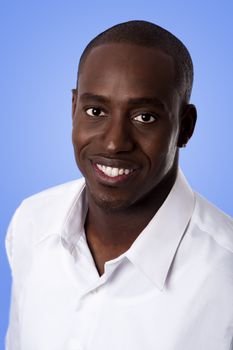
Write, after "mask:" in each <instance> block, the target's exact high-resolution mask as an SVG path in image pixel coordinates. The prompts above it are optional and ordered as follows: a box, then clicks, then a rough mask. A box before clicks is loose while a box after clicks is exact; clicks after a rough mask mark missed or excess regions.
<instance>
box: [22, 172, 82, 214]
mask: <svg viewBox="0 0 233 350" xmlns="http://www.w3.org/2000/svg"><path fill="white" fill-rule="evenodd" d="M84 186H85V180H84V179H83V178H81V179H77V180H74V181H70V182H67V183H64V184H61V185H58V186H54V187H51V188H49V189H46V190H44V191H41V192H39V193H36V194H34V195H32V196H30V197H27V198H25V199H24V200H23V202H22V203H21V205H20V207H19V208H18V211H20V212H22V211H24V210H26V211H28V210H29V211H30V212H33V211H34V210H36V209H40V208H41V207H42V208H43V207H44V206H49V205H51V204H53V206H54V205H56V203H57V204H58V205H59V206H60V205H61V204H62V203H63V204H64V205H66V204H69V203H70V202H71V201H72V200H73V199H74V198H75V197H76V196H77V195H78V193H79V192H81V191H82V189H83V187H84Z"/></svg>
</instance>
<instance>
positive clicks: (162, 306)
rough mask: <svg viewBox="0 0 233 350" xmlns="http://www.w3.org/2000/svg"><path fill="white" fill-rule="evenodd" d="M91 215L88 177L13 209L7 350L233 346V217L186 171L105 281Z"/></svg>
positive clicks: (215, 349) (212, 349)
mask: <svg viewBox="0 0 233 350" xmlns="http://www.w3.org/2000/svg"><path fill="white" fill-rule="evenodd" d="M86 212H87V201H86V196H85V182H84V180H83V179H81V180H77V181H74V182H71V183H67V184H64V185H61V186H58V187H55V188H52V189H49V190H47V191H44V192H42V193H39V194H37V195H35V196H32V197H30V198H28V199H26V200H25V201H24V202H23V203H22V205H21V206H20V207H19V209H18V210H17V211H16V213H15V215H14V217H13V219H12V222H11V225H10V228H9V231H8V235H7V251H8V256H9V261H10V265H11V269H12V274H13V292H12V306H11V320H10V324H9V329H8V335H7V347H6V348H7V349H8V350H144V349H145V350H155V349H158V350H230V349H233V221H232V219H230V218H229V217H227V216H226V215H225V214H223V213H222V212H220V211H219V210H218V209H216V208H215V207H213V206H212V205H211V204H209V203H208V202H207V201H206V200H204V199H203V198H201V197H200V196H199V195H197V194H194V193H193V191H192V190H191V189H190V187H189V185H188V184H187V182H186V180H185V178H184V177H183V175H182V174H181V172H179V175H178V178H177V181H176V183H175V185H174V187H173V188H172V190H171V192H170V194H169V196H168V197H167V199H166V201H165V202H164V204H163V205H162V206H161V208H160V209H159V211H158V212H157V213H156V215H155V216H154V217H153V219H152V220H151V222H150V223H149V224H148V225H147V227H146V228H145V229H144V230H143V231H142V233H141V234H140V235H139V236H138V238H137V239H136V240H135V242H134V243H133V245H132V246H131V247H130V249H129V250H128V251H126V252H125V253H124V254H122V255H121V256H119V257H118V258H116V259H114V260H111V261H108V262H106V264H105V272H104V274H103V275H102V276H101V277H100V276H99V275H98V272H97V269H96V267H95V264H94V261H93V258H92V256H91V253H90V250H89V248H88V245H87V242H86V239H85V232H84V227H83V224H84V220H85V215H86ZM119 234H120V233H119Z"/></svg>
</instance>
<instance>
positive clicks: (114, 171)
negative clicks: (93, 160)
mask: <svg viewBox="0 0 233 350" xmlns="http://www.w3.org/2000/svg"><path fill="white" fill-rule="evenodd" d="M96 166H97V168H98V169H100V170H101V171H102V172H103V173H104V174H105V175H107V176H109V177H116V176H119V175H123V174H125V175H129V174H130V173H131V172H132V171H133V169H123V168H112V167H110V166H105V165H101V164H96Z"/></svg>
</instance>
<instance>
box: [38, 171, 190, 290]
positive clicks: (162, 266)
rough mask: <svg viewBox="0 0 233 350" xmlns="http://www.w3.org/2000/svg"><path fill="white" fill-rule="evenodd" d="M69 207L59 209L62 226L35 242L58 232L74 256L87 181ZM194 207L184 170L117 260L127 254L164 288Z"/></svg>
mask: <svg viewBox="0 0 233 350" xmlns="http://www.w3.org/2000/svg"><path fill="white" fill-rule="evenodd" d="M71 197H72V198H71V199H70V200H69V201H68V202H69V204H68V205H67V207H66V208H65V207H63V212H60V214H61V217H62V218H63V219H61V220H59V222H60V223H61V222H62V224H60V228H58V230H57V232H55V231H54V230H53V231H51V232H47V233H46V234H45V235H43V237H42V238H41V239H39V241H37V242H36V244H38V243H41V242H42V241H44V240H46V239H47V238H48V237H50V236H51V235H57V236H58V235H59V237H60V239H61V241H62V243H63V244H64V245H65V246H66V248H67V249H68V250H69V251H70V253H71V254H72V255H73V256H74V257H75V254H76V250H75V246H77V243H78V241H79V238H80V237H81V235H82V234H84V223H85V218H86V213H87V210H88V204H87V198H86V190H85V181H83V182H82V183H81V186H79V187H78V190H76V191H74V194H73V195H72V196H71ZM193 209H194V194H193V191H192V189H191V188H190V186H189V185H188V183H187V181H186V179H185V177H184V175H183V173H182V172H181V170H179V172H178V176H177V179H176V182H175V184H174V186H173V188H172V190H171V192H170V193H169V195H168V197H167V198H166V200H165V201H164V203H163V204H162V206H161V207H160V209H159V210H158V211H157V213H156V214H155V216H154V217H153V218H152V220H151V221H150V223H149V224H148V225H147V226H146V227H145V229H144V230H143V231H142V232H141V234H140V235H139V236H138V238H137V239H136V240H135V241H134V243H133V244H132V246H131V247H130V248H129V249H128V251H127V252H125V253H124V254H122V256H121V257H118V258H117V259H114V261H118V260H121V258H123V257H127V258H128V259H129V260H130V261H131V263H133V264H134V265H135V266H136V267H137V268H138V269H139V270H140V271H141V272H142V273H144V274H145V275H146V276H147V277H148V278H149V279H150V280H151V281H152V282H153V283H154V284H155V285H156V286H157V287H158V288H159V289H160V290H162V289H163V287H164V284H165V281H166V278H167V275H168V272H169V269H170V267H171V264H172V261H173V259H174V257H175V254H176V251H177V249H178V246H179V243H180V241H181V239H182V237H183V235H184V233H185V230H186V228H187V226H188V223H189V221H190V218H191V216H192V213H193Z"/></svg>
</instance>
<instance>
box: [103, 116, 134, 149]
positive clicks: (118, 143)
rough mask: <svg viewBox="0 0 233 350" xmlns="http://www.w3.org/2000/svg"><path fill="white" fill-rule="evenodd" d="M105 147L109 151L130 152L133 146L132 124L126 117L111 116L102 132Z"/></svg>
mask: <svg viewBox="0 0 233 350" xmlns="http://www.w3.org/2000/svg"><path fill="white" fill-rule="evenodd" d="M103 139H104V145H105V149H106V151H107V152H109V153H113V154H115V153H121V152H130V151H132V150H133V148H134V138H133V132H132V126H131V125H130V121H129V120H128V119H127V117H125V118H123V117H121V118H113V117H112V118H111V119H110V120H109V121H108V127H107V128H106V130H105V134H104V137H103Z"/></svg>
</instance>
